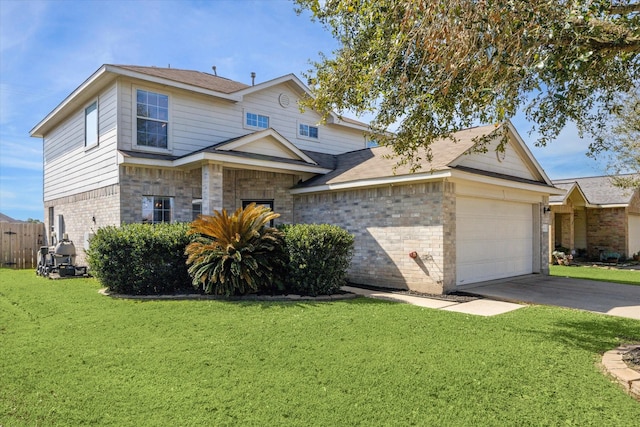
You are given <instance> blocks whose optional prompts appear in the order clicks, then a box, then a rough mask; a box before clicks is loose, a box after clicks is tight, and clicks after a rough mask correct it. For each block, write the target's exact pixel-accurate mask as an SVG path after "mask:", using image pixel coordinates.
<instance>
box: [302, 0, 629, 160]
mask: <svg viewBox="0 0 640 427" xmlns="http://www.w3.org/2000/svg"><path fill="white" fill-rule="evenodd" d="M295 1H296V3H297V4H298V6H299V7H300V10H302V9H308V10H310V11H311V12H312V14H313V16H314V18H315V19H317V20H319V21H320V22H321V23H323V24H324V25H325V26H326V27H328V28H329V29H330V30H331V31H332V33H333V35H334V37H335V38H337V39H338V41H340V42H341V45H342V47H341V48H339V49H338V50H337V51H336V52H334V57H331V58H330V57H326V56H323V57H322V60H321V62H318V63H315V64H314V68H315V70H313V71H312V72H311V74H310V75H309V76H308V77H309V84H310V87H311V90H312V93H313V94H314V98H313V99H307V100H306V101H305V102H304V104H303V105H304V106H306V107H310V108H313V109H315V110H317V111H320V112H324V113H325V114H327V113H328V112H329V111H332V110H333V111H337V112H338V113H343V112H345V111H347V110H350V111H354V112H355V113H358V114H362V113H366V112H375V114H376V116H375V119H374V120H373V123H372V126H373V128H374V130H376V131H377V132H381V131H384V130H386V129H388V128H389V126H391V125H392V124H394V123H399V127H398V130H397V132H396V134H395V135H388V134H386V135H383V136H379V142H381V143H383V144H391V143H392V144H393V147H394V149H395V151H396V153H397V154H398V155H400V157H401V158H402V159H404V161H409V162H412V163H413V164H414V165H415V164H417V163H418V162H419V161H420V156H419V155H418V154H417V152H418V149H420V148H424V147H428V145H429V144H430V142H431V141H433V140H434V139H435V138H439V137H447V136H450V135H451V134H452V133H453V132H455V131H457V130H460V129H463V128H467V127H470V126H473V125H475V124H478V123H501V122H503V121H505V120H506V119H509V118H511V117H513V116H514V115H515V114H516V112H517V111H518V110H519V109H524V111H525V114H526V116H527V118H528V119H529V120H530V121H531V122H532V123H533V124H534V129H532V130H535V131H537V132H538V133H539V134H540V139H539V140H538V141H537V143H538V144H541V145H545V144H546V143H547V142H549V141H550V140H552V139H554V138H555V137H556V136H557V135H558V134H559V132H560V131H561V130H562V128H563V127H564V126H565V124H566V123H567V121H573V122H575V124H576V125H577V127H578V130H579V132H580V133H581V134H584V133H587V134H590V135H591V136H592V137H593V138H594V142H593V143H592V144H591V145H590V147H588V149H589V151H591V152H598V151H599V150H601V149H602V148H603V147H604V145H603V141H604V139H603V135H604V134H603V132H602V131H603V129H604V128H605V125H606V122H607V117H608V116H609V115H610V114H611V113H612V112H615V111H616V110H617V109H619V108H620V106H619V105H618V104H619V102H618V101H619V99H618V95H619V94H620V93H622V92H627V91H629V90H630V89H631V88H632V87H633V86H634V85H637V84H638V78H639V74H640V56H639V53H640V3H639V2H638V0H613V1H611V0H608V1H607V0H596V1H584V0H577V1H573V2H570V1H557V0H555V1H554V0H447V1H429V0H326V1H322V2H320V1H319V0H295ZM426 155H427V157H428V156H429V151H428V149H427V151H426Z"/></svg>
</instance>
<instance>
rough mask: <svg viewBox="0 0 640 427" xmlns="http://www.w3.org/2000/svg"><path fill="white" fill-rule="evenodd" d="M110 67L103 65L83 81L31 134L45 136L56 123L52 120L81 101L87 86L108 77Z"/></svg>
mask: <svg viewBox="0 0 640 427" xmlns="http://www.w3.org/2000/svg"><path fill="white" fill-rule="evenodd" d="M108 67H109V66H108V65H103V66H101V67H100V68H98V70H97V71H96V72H94V73H93V74H91V76H89V78H87V79H86V80H85V81H84V82H82V84H80V86H78V87H77V88H76V89H75V90H74V91H73V92H71V93H70V94H69V95H68V96H67V97H66V98H65V99H64V100H63V101H62V102H61V103H60V104H58V106H56V107H55V108H54V109H53V110H52V111H51V112H50V113H49V114H47V115H46V116H45V118H44V119H42V120H41V121H40V122H39V123H38V124H37V125H35V126H34V127H33V129H31V130H30V131H29V134H30V135H31V136H32V137H35V138H42V137H44V135H45V133H46V131H47V130H48V129H49V128H50V127H52V126H53V125H54V124H55V123H53V124H52V123H50V121H51V120H53V119H54V118H55V117H56V116H58V115H59V114H61V113H64V112H65V111H66V110H67V109H68V108H69V106H70V105H74V103H75V102H79V101H77V100H78V98H79V97H81V95H82V94H83V93H84V92H85V91H86V90H87V88H89V87H91V86H93V85H95V84H96V83H97V82H99V81H101V80H103V79H104V78H105V77H106V75H107V73H109V72H110V70H109V69H108Z"/></svg>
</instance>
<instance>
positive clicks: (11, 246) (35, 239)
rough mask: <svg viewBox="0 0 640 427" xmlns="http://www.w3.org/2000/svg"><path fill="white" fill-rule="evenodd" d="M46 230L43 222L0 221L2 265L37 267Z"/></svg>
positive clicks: (0, 261)
mask: <svg viewBox="0 0 640 427" xmlns="http://www.w3.org/2000/svg"><path fill="white" fill-rule="evenodd" d="M44 231H45V230H44V224H43V223H29V222H0V267H5V268H6V267H8V268H34V269H35V268H36V265H37V263H38V250H39V249H40V246H43V245H44V242H45V232H44Z"/></svg>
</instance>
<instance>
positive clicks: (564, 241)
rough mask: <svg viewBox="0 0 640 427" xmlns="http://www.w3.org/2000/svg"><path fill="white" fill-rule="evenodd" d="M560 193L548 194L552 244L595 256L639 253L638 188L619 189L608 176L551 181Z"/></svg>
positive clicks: (628, 256) (639, 191) (639, 206)
mask: <svg viewBox="0 0 640 427" xmlns="http://www.w3.org/2000/svg"><path fill="white" fill-rule="evenodd" d="M553 183H554V185H555V186H556V187H558V188H561V189H564V190H565V191H566V193H565V194H564V195H557V196H552V197H551V199H550V203H549V204H550V205H551V213H552V215H551V220H552V228H551V232H552V233H551V236H550V239H551V242H552V245H551V246H552V247H553V246H555V247H563V248H565V249H569V250H572V251H575V252H576V255H578V256H584V257H586V258H588V259H599V258H600V254H601V253H603V252H604V253H607V252H609V253H610V252H614V253H618V254H620V255H621V258H622V259H626V258H630V257H632V256H633V254H636V253H638V252H640V189H639V188H635V189H623V188H620V187H617V186H616V185H614V183H613V181H612V179H611V177H609V176H596V177H585V178H572V179H562V180H554V181H553Z"/></svg>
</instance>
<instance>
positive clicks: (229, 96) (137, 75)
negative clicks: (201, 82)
mask: <svg viewBox="0 0 640 427" xmlns="http://www.w3.org/2000/svg"><path fill="white" fill-rule="evenodd" d="M106 67H107V70H108V71H109V72H112V73H114V74H117V75H120V76H125V77H130V78H132V79H137V80H144V81H146V82H151V83H157V84H159V85H163V86H169V87H172V88H178V89H184V90H188V91H189V92H196V93H200V94H203V95H209V96H215V97H216V98H222V99H226V100H229V101H234V102H237V101H240V100H241V99H242V97H240V96H238V95H236V94H235V93H232V94H228V93H224V92H218V91H215V90H210V89H204V88H201V87H199V86H192V85H188V84H186V83H180V82H176V81H175V80H169V79H164V78H162V77H156V76H150V75H148V74H144V73H139V72H137V71H131V70H125V69H123V68H119V67H116V66H113V65H107V66H106Z"/></svg>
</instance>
